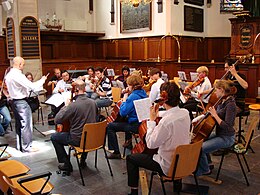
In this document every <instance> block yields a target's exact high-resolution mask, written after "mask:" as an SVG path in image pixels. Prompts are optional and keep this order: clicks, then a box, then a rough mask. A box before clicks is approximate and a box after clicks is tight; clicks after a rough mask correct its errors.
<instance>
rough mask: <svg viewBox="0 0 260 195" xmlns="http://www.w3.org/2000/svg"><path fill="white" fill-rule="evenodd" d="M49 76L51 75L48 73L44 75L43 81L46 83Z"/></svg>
mask: <svg viewBox="0 0 260 195" xmlns="http://www.w3.org/2000/svg"><path fill="white" fill-rule="evenodd" d="M49 74H50V73H48V74H46V75H43V76H42V79H43V80H44V81H46V79H47V78H48V76H49Z"/></svg>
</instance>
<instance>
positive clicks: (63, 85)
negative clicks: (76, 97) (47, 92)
mask: <svg viewBox="0 0 260 195" xmlns="http://www.w3.org/2000/svg"><path fill="white" fill-rule="evenodd" d="M61 77H62V80H59V81H58V82H57V85H56V86H55V88H54V89H53V91H52V93H62V92H66V91H69V90H70V88H69V87H68V86H69V85H68V84H69V82H70V75H69V73H68V71H67V70H63V71H62V72H61Z"/></svg>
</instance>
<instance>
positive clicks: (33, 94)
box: [28, 90, 46, 137]
mask: <svg viewBox="0 0 260 195" xmlns="http://www.w3.org/2000/svg"><path fill="white" fill-rule="evenodd" d="M39 92H40V91H37V92H35V91H32V90H31V91H30V92H29V96H28V98H37V100H38V101H39V98H38V97H39ZM28 104H29V106H30V107H31V105H30V102H28ZM39 106H40V102H39ZM39 106H38V108H37V109H39ZM37 109H36V110H37ZM33 112H35V110H32V113H33ZM32 120H33V129H35V130H36V131H38V132H39V133H40V134H41V135H43V136H44V137H46V135H45V134H44V133H42V132H41V131H40V130H39V129H38V128H37V127H35V125H34V119H33V116H32Z"/></svg>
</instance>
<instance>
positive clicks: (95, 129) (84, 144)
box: [69, 120, 113, 186]
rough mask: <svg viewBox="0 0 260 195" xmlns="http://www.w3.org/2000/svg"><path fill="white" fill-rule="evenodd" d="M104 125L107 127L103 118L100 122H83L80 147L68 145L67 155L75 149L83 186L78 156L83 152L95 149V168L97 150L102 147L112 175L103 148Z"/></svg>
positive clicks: (104, 138)
mask: <svg viewBox="0 0 260 195" xmlns="http://www.w3.org/2000/svg"><path fill="white" fill-rule="evenodd" d="M106 127H107V121H106V120H104V121H102V122H97V123H89V124H85V125H84V127H83V131H82V136H81V141H80V147H76V146H73V145H70V147H69V156H71V155H70V153H71V150H74V151H75V157H76V159H77V163H78V167H79V172H80V177H81V180H82V185H83V186H85V183H84V178H83V175H82V171H81V168H80V165H79V158H78V155H79V154H81V153H83V152H92V151H95V152H96V155H95V168H97V150H99V149H101V148H102V149H103V151H104V153H105V158H106V161H107V165H108V168H109V171H110V174H111V176H113V173H112V169H111V166H110V164H109V160H108V158H107V153H106V150H105V141H106Z"/></svg>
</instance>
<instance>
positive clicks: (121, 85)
mask: <svg viewBox="0 0 260 195" xmlns="http://www.w3.org/2000/svg"><path fill="white" fill-rule="evenodd" d="M116 83H117V86H118V87H119V88H121V89H125V86H124V83H123V82H122V81H119V80H117V81H116Z"/></svg>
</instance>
